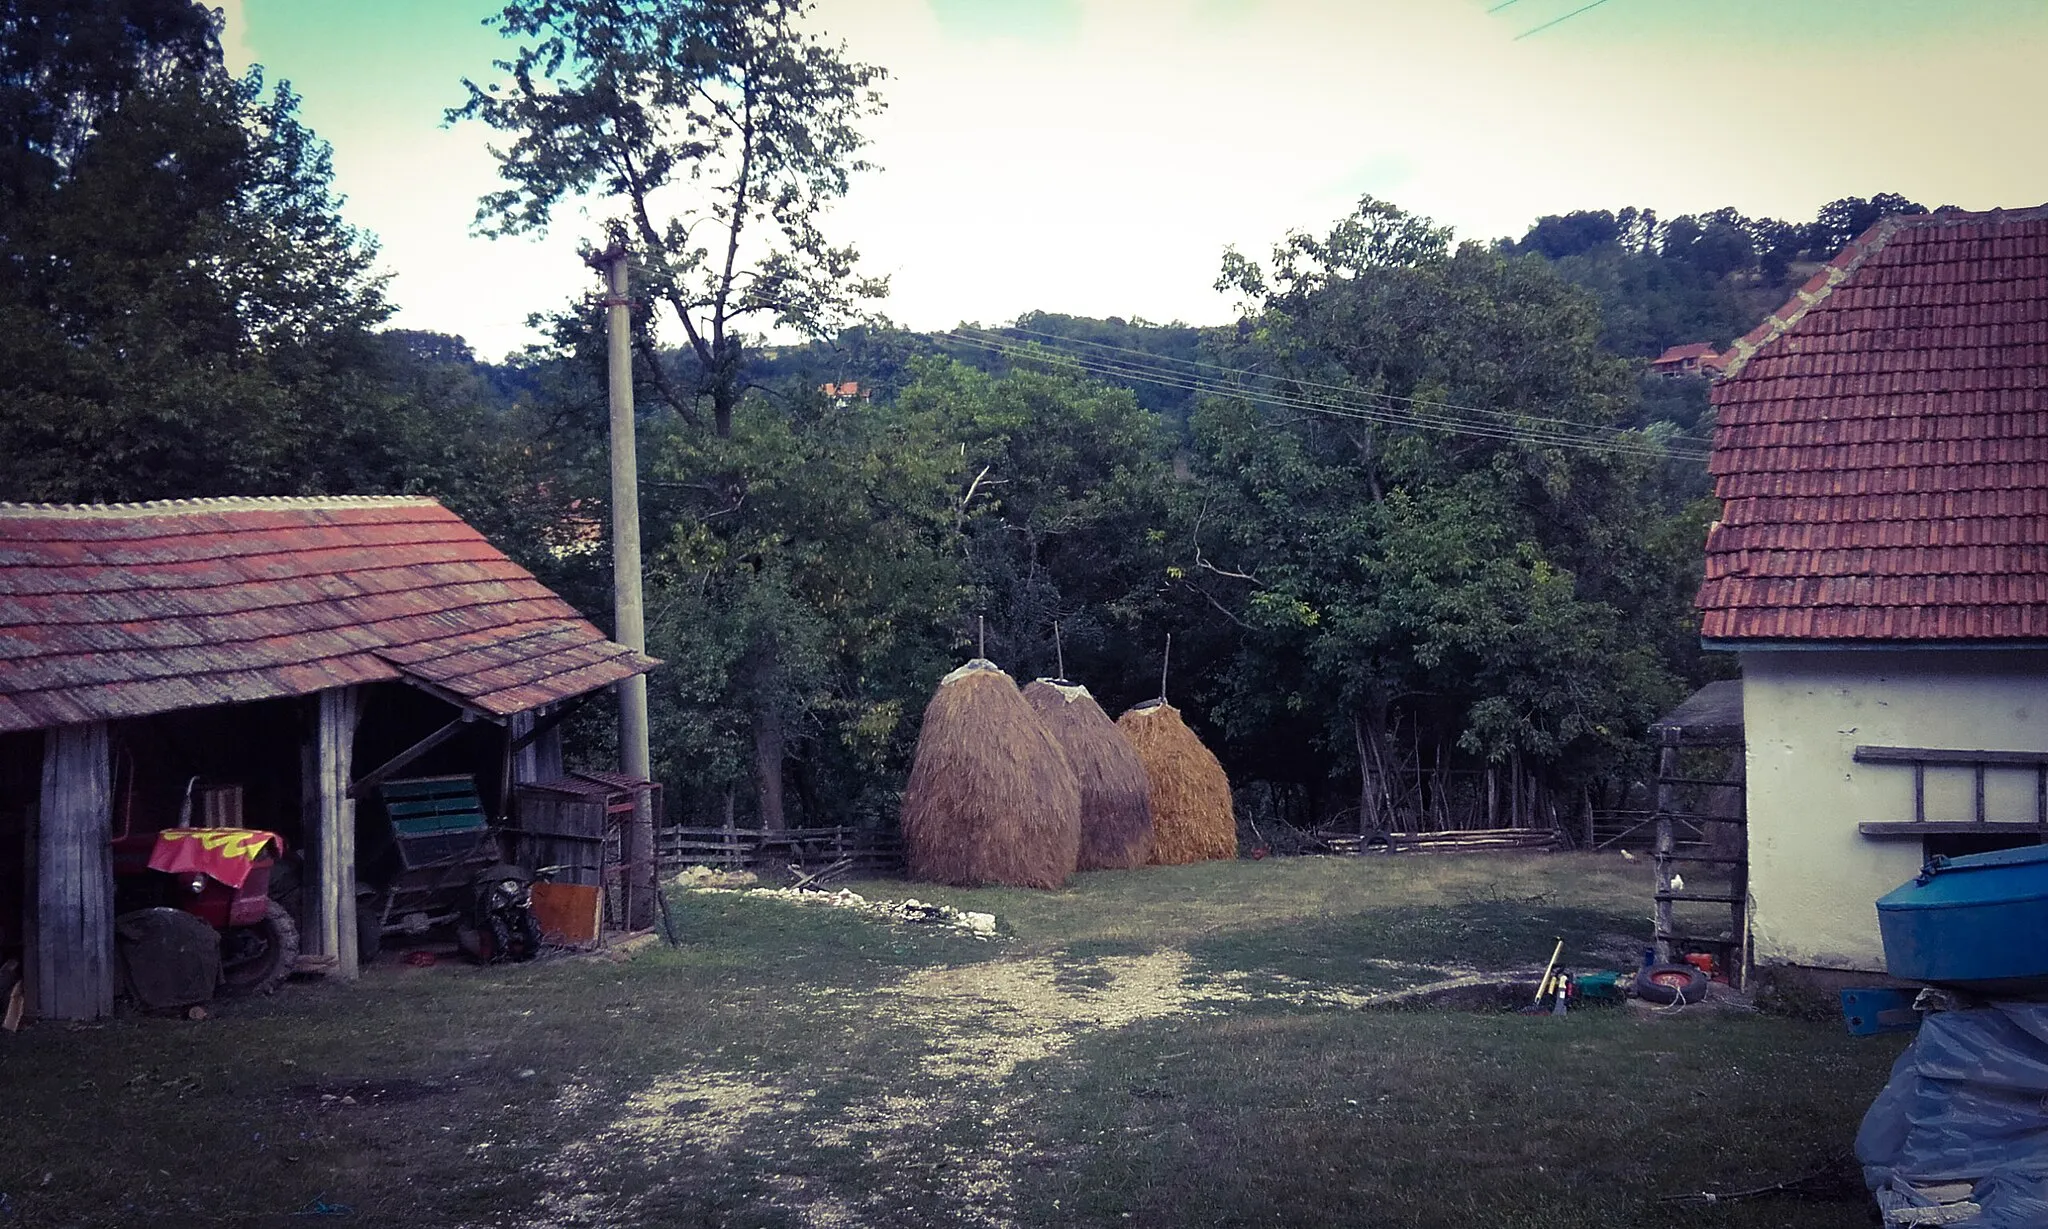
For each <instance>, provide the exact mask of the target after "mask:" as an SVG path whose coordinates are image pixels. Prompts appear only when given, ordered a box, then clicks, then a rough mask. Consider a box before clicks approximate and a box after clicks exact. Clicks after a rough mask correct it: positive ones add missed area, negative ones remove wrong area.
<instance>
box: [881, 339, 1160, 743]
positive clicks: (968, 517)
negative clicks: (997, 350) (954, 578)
mask: <svg viewBox="0 0 2048 1229" xmlns="http://www.w3.org/2000/svg"><path fill="white" fill-rule="evenodd" d="M912 370H913V372H914V373H915V375H916V378H915V379H914V380H913V382H912V383H911V384H910V385H909V386H908V387H907V388H906V389H905V390H904V391H903V394H902V396H901V397H900V398H899V400H898V402H897V409H898V412H900V413H903V414H905V415H910V416H916V417H928V418H929V419H930V420H931V421H932V422H933V424H934V429H935V430H936V431H937V432H938V434H939V435H940V437H941V438H943V439H944V440H945V441H946V444H947V446H948V447H949V448H950V449H952V450H953V455H952V458H951V465H952V467H953V478H954V482H955V484H956V487H955V489H956V491H957V493H958V494H957V504H956V514H955V518H954V519H955V528H956V531H957V534H958V539H957V548H958V551H959V554H960V558H961V560H962V562H963V564H964V567H965V577H966V580H967V583H968V584H969V585H971V586H972V589H971V593H970V598H969V604H968V605H967V606H966V607H965V608H964V610H963V611H962V613H963V614H964V615H967V616H970V617H969V619H967V620H966V621H964V622H963V623H962V624H960V625H958V633H959V642H960V643H962V644H977V643H978V641H979V638H980V631H981V628H982V626H983V624H982V623H979V622H976V620H984V619H985V620H986V623H985V627H986V631H987V650H988V653H989V655H990V656H992V657H994V658H995V659H996V660H997V661H999V662H1000V663H1002V664H1003V665H1004V666H1005V667H1006V668H1008V669H1010V670H1011V671H1012V672H1013V673H1015V674H1016V675H1017V677H1019V678H1023V679H1029V678H1031V677H1034V676H1051V675H1053V674H1055V673H1056V672H1057V670H1058V665H1057V661H1058V658H1059V654H1058V652H1057V651H1056V645H1055V643H1054V635H1053V625H1054V624H1055V623H1058V624H1059V629H1060V633H1061V636H1062V637H1063V638H1064V644H1065V654H1066V657H1065V660H1066V663H1067V672H1068V674H1069V676H1070V677H1073V678H1076V679H1081V680H1084V681H1087V682H1088V683H1089V685H1090V686H1091V687H1098V686H1099V685H1100V684H1099V683H1098V680H1102V681H1103V683H1106V685H1107V688H1108V690H1107V691H1106V692H1105V693H1104V698H1105V701H1106V702H1108V703H1111V704H1116V703H1119V702H1124V701H1127V700H1130V699H1135V698H1137V697H1136V696H1132V695H1130V694H1129V691H1128V683H1129V681H1130V680H1129V679H1128V678H1127V677H1126V676H1127V675H1128V673H1129V671H1128V668H1127V663H1128V660H1129V658H1130V657H1131V656H1133V655H1134V653H1135V650H1134V649H1133V647H1132V646H1131V643H1130V640H1131V636H1132V634H1133V633H1134V632H1136V631H1137V630H1138V629H1137V627H1136V625H1135V624H1136V620H1135V619H1134V614H1135V612H1134V610H1133V609H1132V607H1131V599H1132V597H1133V591H1134V589H1136V588H1137V587H1139V586H1141V585H1143V584H1145V583H1146V582H1147V580H1149V579H1150V578H1151V577H1155V576H1156V575H1157V573H1158V567H1159V564H1160V562H1162V556H1161V553H1160V547H1161V543H1162V541H1163V532H1162V531H1163V527H1164V525H1165V516H1166V502H1165V501H1166V490H1165V487H1166V482H1167V472H1168V471H1167V466H1166V459H1165V435H1164V432H1163V430H1162V427H1161V423H1160V421H1159V419H1158V417H1157V416H1156V415H1153V414H1151V413H1149V412H1147V411H1146V410H1144V409H1143V408H1141V407H1140V406H1139V405H1138V403H1137V400H1136V398H1135V397H1133V396H1132V394H1131V393H1130V392H1129V391H1128V390H1126V389H1121V388H1115V387H1111V386H1108V385H1104V384H1100V383H1096V382H1094V381H1091V380H1088V379H1086V378H1084V377H1082V376H1081V375H1080V374H1079V373H1078V372H1076V371H1075V370H1074V369H1073V368H1072V366H1071V365H1069V364H1063V363H1061V362H1060V361H1059V360H1058V359H1056V358H1054V357H1053V356H1051V355H1049V354H1047V355H1045V356H1044V357H1043V359H1042V361H1038V362H1032V361H1030V360H1026V361H1024V362H1022V363H1020V364H1019V365H1018V366H1016V367H1015V368H1013V369H1012V370H1010V371H1009V372H1008V373H1007V374H1004V375H1000V376H992V375H988V374H985V373H983V372H981V371H978V370H975V369H974V368H971V367H968V366H966V365H965V364H962V363H958V362H952V361H946V360H938V359H927V360H922V361H919V362H917V363H914V364H913V365H912ZM1145 694H1149V693H1145Z"/></svg>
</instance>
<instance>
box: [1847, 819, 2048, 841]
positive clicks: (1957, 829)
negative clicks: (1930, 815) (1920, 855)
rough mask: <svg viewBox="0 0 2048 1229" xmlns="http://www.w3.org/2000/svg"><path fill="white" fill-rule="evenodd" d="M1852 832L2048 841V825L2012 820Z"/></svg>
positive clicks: (1877, 826) (1895, 823)
mask: <svg viewBox="0 0 2048 1229" xmlns="http://www.w3.org/2000/svg"><path fill="white" fill-rule="evenodd" d="M1856 830H1857V831H1858V832H1861V833H1862V834H1863V835H1865V836H1875V837H1894V836H1903V837H1911V838H1913V839H1915V840H1918V839H1919V838H1920V837H1923V836H2037V837H2048V824H2028V823H2020V822H2018V821H2016V820H2012V821H2001V820H1995V819H1994V820H1988V821H1986V822H1983V823H1975V822H1972V821H1969V820H1946V819H1926V820H1921V821H1919V822H1917V823H1916V822H1914V821H1913V820H1910V819H1891V820H1879V821H1876V822H1872V823H1862V824H1857V825H1856Z"/></svg>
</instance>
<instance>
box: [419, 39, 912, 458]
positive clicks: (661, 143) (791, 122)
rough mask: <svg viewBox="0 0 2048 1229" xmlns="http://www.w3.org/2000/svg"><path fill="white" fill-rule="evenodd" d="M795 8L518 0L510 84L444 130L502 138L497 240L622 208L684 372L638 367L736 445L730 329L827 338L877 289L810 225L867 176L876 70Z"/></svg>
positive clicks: (735, 361) (488, 208)
mask: <svg viewBox="0 0 2048 1229" xmlns="http://www.w3.org/2000/svg"><path fill="white" fill-rule="evenodd" d="M809 7H810V6H809V4H808V3H807V0H513V2H512V3H510V4H507V5H506V6H505V8H504V10H503V12H501V13H500V14H499V15H498V16H497V18H496V19H495V21H496V24H497V26H498V28H499V30H500V31H501V32H503V33H504V34H505V35H506V36H507V37H509V38H517V39H523V40H526V41H525V42H524V43H523V44H522V45H521V47H520V48H519V51H518V53H517V54H516V55H515V56H514V57H513V58H512V59H510V60H503V61H499V62H498V63H497V67H498V68H500V69H502V70H503V71H504V72H505V73H507V74H508V75H509V77H510V84H509V86H505V85H500V84H497V83H494V84H492V85H491V86H489V87H484V86H479V85H477V84H476V83H475V82H473V81H468V80H465V81H464V82H463V84H464V86H465V87H466V88H467V89H468V91H469V101H468V102H466V103H464V104H463V105H462V106H460V107H457V108H454V109H453V110H451V111H450V112H449V113H448V115H449V118H450V119H451V120H456V119H478V120H482V121H483V122H484V123H486V124H489V125H490V126H491V127H492V128H495V129H497V130H498V131H500V132H505V133H509V134H511V135H512V137H513V139H512V141H511V143H510V144H508V145H505V146H503V147H499V148H496V149H495V150H494V152H495V153H496V155H497V158H498V166H499V171H500V173H501V174H502V175H503V176H504V178H505V179H506V181H507V186H506V187H505V188H503V189H502V190H500V191H498V192H494V193H492V194H491V195H489V196H487V197H485V198H484V200H483V202H482V204H481V205H480V206H479V208H478V211H477V220H478V223H479V225H481V226H483V227H485V228H486V229H487V230H489V231H491V232H492V233H497V234H517V233H521V232H526V231H536V230H544V229H546V228H547V227H548V226H549V224H550V223H551V221H552V219H553V213H554V210H555V208H556V207H557V206H558V205H560V204H561V203H562V202H563V201H564V200H567V199H571V198H577V197H583V196H586V195H596V196H599V197H602V198H606V199H609V200H611V201H613V202H615V203H616V205H617V206H618V208H619V210H620V215H621V216H620V217H619V218H618V219H617V222H618V223H619V225H620V226H622V227H623V228H624V230H625V231H626V232H627V233H630V234H631V235H632V236H633V238H634V240H635V242H636V244H637V245H638V248H639V252H638V256H639V260H640V265H639V269H638V273H639V275H640V276H641V277H642V278H643V279H644V284H645V285H646V287H647V289H648V293H649V294H650V295H651V296H652V297H653V298H655V299H656V300H658V301H660V302H662V303H666V304H667V305H668V307H669V309H670V311H671V312H672V313H673V317H674V323H675V325H676V326H678V327H680V328H681V330H682V333H683V337H684V339H685V340H686V342H687V350H688V354H689V361H688V362H687V363H685V364H684V365H683V366H682V368H681V370H680V371H672V370H671V368H670V367H669V365H668V364H666V363H665V362H664V361H663V358H662V356H661V355H660V353H659V352H658V351H657V349H656V346H655V340H656V339H655V335H654V334H653V333H652V332H651V331H650V332H649V334H647V335H646V336H644V337H642V338H641V339H640V345H639V352H640V356H641V359H642V360H643V362H644V363H645V364H646V366H647V369H648V374H649V376H650V378H651V379H652V381H653V383H654V385H655V388H656V389H657V391H658V392H659V393H660V395H661V396H662V398H663V399H664V400H665V401H667V402H668V404H670V405H671V406H673V407H674V408H675V410H676V412H677V413H678V414H680V415H681V416H682V417H683V418H684V419H685V420H686V421H690V422H695V421H696V420H697V419H698V412H697V405H698V402H699V400H700V399H704V400H708V401H709V402H710V403H711V421H712V425H713V427H714V429H715V430H716V432H717V433H718V434H719V435H721V436H724V435H728V434H730V433H731V431H732V417H733V411H734V408H735V407H736V406H737V405H738V404H739V399H740V396H741V394H742V392H743V391H744V380H743V378H742V377H743V359H744V354H745V340H746V339H745V336H744V335H743V334H742V332H741V331H740V330H741V326H743V325H744V326H751V327H755V328H758V329H761V330H765V329H767V328H768V327H770V326H771V325H781V326H784V327H787V328H793V329H797V330H799V331H802V332H805V333H808V334H811V335H814V336H824V335H827V334H828V333H829V332H830V331H831V330H832V329H833V328H834V327H835V326H836V325H837V324H839V323H841V322H843V321H845V320H846V319H847V318H849V317H850V316H851V315H852V314H853V313H854V311H855V309H856V307H857V306H858V305H859V304H860V303H861V302H863V301H865V300H869V299H873V298H878V297H880V296H881V295H883V294H885V293H886V292H887V281H886V279H882V278H868V277H862V276H859V275H858V274H857V273H856V271H855V266H856V264H857V261H858V254H857V253H856V252H855V251H854V249H853V248H851V247H834V246H832V245H831V244H830V243H829V242H827V240H826V239H825V237H824V234H823V232H822V231H821V230H820V229H819V226H818V223H819V218H820V215H821V214H822V213H823V212H824V210H825V209H826V208H827V207H828V206H829V205H830V204H831V203H832V202H833V201H834V200H836V199H837V198H839V197H841V196H843V195H845V193H846V190H847V187H848V181H849V178H850V177H851V176H852V175H853V174H854V173H856V172H859V171H863V170H866V169H869V168H868V164H867V163H866V162H864V161H862V160H861V158H860V157H859V151H860V149H861V147H862V146H863V145H864V144H865V143H866V138H864V137H863V136H862V135H861V133H860V131H859V129H858V128H857V127H856V125H857V124H858V122H859V121H860V120H861V119H862V118H864V117H866V116H870V115H873V114H875V113H877V112H878V111H879V110H880V108H881V99H880V95H879V94H878V93H877V92H876V90H875V89H874V86H875V84H876V83H877V82H879V81H880V80H881V79H882V77H883V72H882V70H881V69H879V68H875V67H872V66H870V65H866V64H860V63H856V62H853V61H850V60H848V59H846V58H845V55H844V53H843V51H842V49H840V48H837V47H833V46H829V45H827V44H825V43H824V42H822V41H821V40H820V39H818V38H817V37H815V36H812V35H809V34H806V33H804V32H803V31H802V30H801V29H799V28H798V23H799V22H800V21H801V20H802V19H803V18H804V17H805V16H806V15H807V13H808V10H809Z"/></svg>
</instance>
